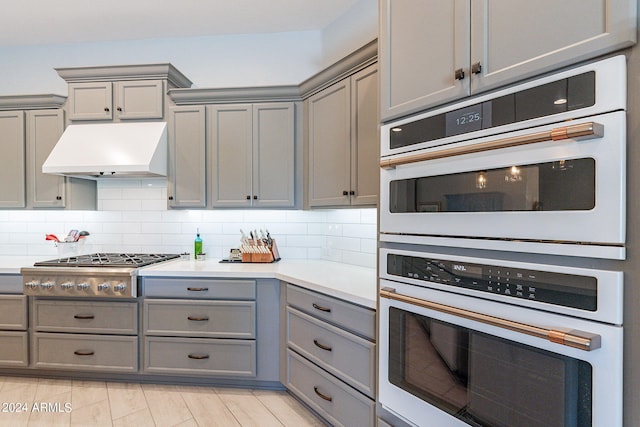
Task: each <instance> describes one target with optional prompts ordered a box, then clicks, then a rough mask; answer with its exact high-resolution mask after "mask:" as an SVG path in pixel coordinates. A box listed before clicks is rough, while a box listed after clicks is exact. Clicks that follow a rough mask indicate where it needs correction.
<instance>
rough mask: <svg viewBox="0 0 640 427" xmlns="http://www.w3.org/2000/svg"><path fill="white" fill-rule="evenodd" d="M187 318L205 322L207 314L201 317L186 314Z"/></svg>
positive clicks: (207, 317)
mask: <svg viewBox="0 0 640 427" xmlns="http://www.w3.org/2000/svg"><path fill="white" fill-rule="evenodd" d="M187 319H189V320H192V321H194V322H206V321H208V320H209V316H202V317H195V316H188V317H187Z"/></svg>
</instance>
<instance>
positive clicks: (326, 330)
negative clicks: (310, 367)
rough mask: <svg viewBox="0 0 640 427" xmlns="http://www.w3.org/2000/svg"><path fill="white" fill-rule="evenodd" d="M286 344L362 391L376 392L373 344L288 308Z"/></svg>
mask: <svg viewBox="0 0 640 427" xmlns="http://www.w3.org/2000/svg"><path fill="white" fill-rule="evenodd" d="M287 319H288V336H287V340H288V344H289V347H291V348H292V349H294V350H296V351H297V352H298V353H300V354H302V355H304V356H305V357H307V358H308V359H310V360H311V361H313V362H315V363H317V364H319V365H320V366H321V367H323V368H324V369H326V370H328V371H329V372H331V373H333V374H334V375H336V376H338V377H339V378H341V379H343V380H344V381H345V382H347V383H349V384H350V385H351V386H353V387H355V388H357V389H358V390H360V391H361V392H363V393H365V394H367V395H369V396H374V394H375V344H373V343H371V342H369V341H367V340H365V339H363V338H360V337H358V336H355V335H353V334H350V333H348V332H345V331H343V330H341V329H339V328H336V327H335V326H331V325H328V324H324V323H323V322H321V321H319V320H317V319H314V318H313V317H311V316H308V315H306V314H304V313H302V312H300V311H298V310H296V309H294V308H291V307H288V308H287Z"/></svg>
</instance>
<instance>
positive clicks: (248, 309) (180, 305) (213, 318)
mask: <svg viewBox="0 0 640 427" xmlns="http://www.w3.org/2000/svg"><path fill="white" fill-rule="evenodd" d="M143 324H144V329H145V333H146V334H148V335H171V336H202V337H214V338H255V336H256V303H255V302H254V301H185V300H153V299H152V300H145V302H144V321H143Z"/></svg>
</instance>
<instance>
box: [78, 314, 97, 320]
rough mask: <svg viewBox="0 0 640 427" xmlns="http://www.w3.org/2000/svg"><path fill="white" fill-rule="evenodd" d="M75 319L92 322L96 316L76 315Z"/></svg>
mask: <svg viewBox="0 0 640 427" xmlns="http://www.w3.org/2000/svg"><path fill="white" fill-rule="evenodd" d="M73 318H74V319H81V320H90V319H95V318H96V316H94V315H93V314H76V315H75V316H73Z"/></svg>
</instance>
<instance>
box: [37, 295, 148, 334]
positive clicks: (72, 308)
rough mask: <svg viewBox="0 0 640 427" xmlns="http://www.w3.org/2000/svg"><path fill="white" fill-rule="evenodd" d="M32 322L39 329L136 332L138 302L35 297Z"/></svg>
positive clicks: (48, 330)
mask: <svg viewBox="0 0 640 427" xmlns="http://www.w3.org/2000/svg"><path fill="white" fill-rule="evenodd" d="M33 325H34V328H35V330H36V331H39V332H44V331H47V332H91V333H104V334H125V335H135V334H137V333H138V303H137V302H121V301H117V302H114V301H111V302H91V301H64V300H39V299H36V300H35V301H34V305H33Z"/></svg>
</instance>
